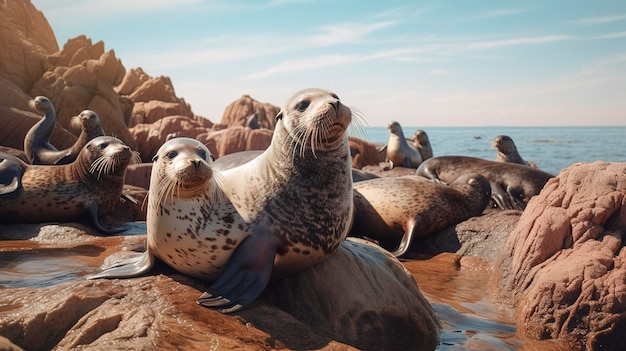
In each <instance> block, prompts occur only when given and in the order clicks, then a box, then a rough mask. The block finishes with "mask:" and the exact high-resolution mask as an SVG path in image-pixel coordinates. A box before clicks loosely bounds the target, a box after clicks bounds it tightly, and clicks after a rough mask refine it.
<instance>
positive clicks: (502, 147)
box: [491, 135, 537, 168]
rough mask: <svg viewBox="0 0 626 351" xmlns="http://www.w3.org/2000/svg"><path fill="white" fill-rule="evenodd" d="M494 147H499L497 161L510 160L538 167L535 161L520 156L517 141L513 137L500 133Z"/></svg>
mask: <svg viewBox="0 0 626 351" xmlns="http://www.w3.org/2000/svg"><path fill="white" fill-rule="evenodd" d="M491 146H492V147H495V148H496V149H498V155H496V162H510V163H517V164H520V165H525V166H530V167H535V168H537V165H535V164H534V163H529V162H526V161H524V159H523V158H522V156H520V154H519V152H518V151H517V147H516V146H515V142H514V141H513V139H511V137H509V136H507V135H498V136H497V137H496V138H495V139H494V140H493V144H492V145H491Z"/></svg>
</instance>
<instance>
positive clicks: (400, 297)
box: [0, 224, 439, 351]
mask: <svg viewBox="0 0 626 351" xmlns="http://www.w3.org/2000/svg"><path fill="white" fill-rule="evenodd" d="M17 227H19V228H17ZM81 228H83V227H82V226H80V225H74V224H69V225H61V226H59V225H21V226H19V225H18V226H13V227H6V228H5V227H3V228H2V230H1V231H0V232H1V233H2V235H3V236H4V237H3V238H4V239H9V240H17V239H20V240H25V241H27V242H28V245H27V246H26V247H24V248H25V250H24V248H23V249H17V248H15V246H12V245H8V246H7V249H9V250H10V248H11V247H13V248H15V249H17V250H18V251H16V252H13V253H11V255H10V256H3V257H4V259H6V258H7V257H8V258H9V259H10V260H11V259H15V257H17V256H19V257H18V260H30V261H31V263H32V264H34V265H35V266H37V265H40V266H41V267H42V269H41V270H34V271H29V272H28V273H27V274H26V275H23V276H22V277H21V279H23V280H22V281H21V282H20V283H18V284H17V285H22V287H5V288H3V289H2V294H0V305H2V306H3V308H2V309H0V335H2V336H3V337H4V338H6V339H7V340H4V341H3V340H0V342H3V343H4V344H8V343H13V344H14V345H17V346H19V347H21V348H23V349H26V350H35V351H36V350H50V349H54V348H58V349H64V350H65V349H67V350H69V349H77V348H83V349H112V348H115V349H148V350H152V349H209V348H211V347H217V348H218V349H252V350H270V349H285V348H287V349H324V350H352V349H354V348H353V347H351V346H348V344H350V345H353V346H356V347H358V348H359V349H362V350H379V349H381V348H383V349H394V350H402V349H411V350H433V349H434V348H435V346H436V345H437V341H438V333H439V327H438V324H437V321H436V317H435V315H434V313H433V311H432V309H431V308H430V305H429V303H428V302H427V301H426V300H425V299H424V297H423V296H422V294H421V293H420V292H419V290H418V288H417V286H416V285H415V282H414V280H413V278H412V277H411V275H410V273H409V272H408V271H406V270H405V269H404V268H403V266H402V265H401V264H400V263H399V262H398V261H397V260H396V259H395V258H393V257H392V256H390V255H389V254H388V253H385V252H383V251H381V250H380V249H379V248H378V247H375V246H373V245H369V244H363V243H355V242H345V243H344V244H342V245H341V246H340V249H339V250H338V251H336V252H335V253H334V254H333V255H331V256H329V258H328V259H326V260H325V261H324V262H323V264H321V265H318V266H316V267H315V269H313V270H310V271H304V272H301V273H299V274H296V275H294V276H292V277H289V278H287V279H288V280H285V281H277V282H275V283H274V284H272V285H270V286H269V287H268V288H267V289H266V292H265V294H264V296H263V297H262V298H261V299H260V300H257V301H256V302H255V303H254V304H253V305H251V306H250V307H249V308H247V309H245V310H243V311H240V312H237V313H236V314H234V315H224V314H221V313H219V312H216V311H214V310H211V309H208V308H204V307H201V306H198V305H197V304H196V303H195V301H196V299H197V298H198V297H199V296H200V295H201V294H202V292H203V291H204V290H205V289H206V287H207V285H206V283H203V282H200V281H198V280H195V279H191V278H189V277H186V276H183V275H180V274H177V273H176V272H174V271H173V270H171V269H170V268H169V267H167V266H164V265H159V266H157V267H155V269H154V270H153V271H152V272H151V273H150V274H149V276H145V277H139V278H132V279H113V280H106V279H98V280H93V281H87V280H84V278H83V277H82V276H83V275H84V274H87V273H92V272H95V271H96V267H97V266H99V265H100V264H101V263H102V260H103V258H104V257H106V256H108V255H110V254H111V252H122V251H123V250H129V249H138V250H143V249H144V248H143V247H141V246H142V245H144V244H143V243H145V236H143V235H131V236H126V237H100V236H92V235H89V234H86V233H85V232H83V231H81ZM140 229H141V228H139V227H138V226H135V227H134V228H133V230H134V231H135V232H137V233H139V230H140ZM143 230H145V225H144V226H143ZM26 239H28V240H26ZM37 248H39V249H37ZM32 249H35V250H32ZM40 249H45V250H44V251H45V252H46V254H44V255H42V254H40V253H39V250H40ZM68 249H70V250H71V252H72V254H71V255H67V254H63V253H64V252H65V253H67V252H68ZM47 259H52V261H50V262H56V263H55V264H58V262H59V261H62V262H63V263H62V266H63V272H55V273H56V274H52V275H50V274H49V271H51V270H52V271H54V270H55V268H54V264H53V265H52V266H50V264H46V263H47V261H46V260H47ZM54 260H56V261H54ZM44 267H45V268H44ZM9 269H12V268H9ZM357 271H358V272H359V274H354V272H357ZM59 281H60V282H61V283H58V282H59ZM13 283H15V282H13ZM29 284H31V285H34V286H38V287H32V286H24V285H29ZM33 299H36V301H37V303H32V302H33ZM307 311H311V313H308V312H307ZM301 314H304V315H303V316H301ZM0 345H2V344H0Z"/></svg>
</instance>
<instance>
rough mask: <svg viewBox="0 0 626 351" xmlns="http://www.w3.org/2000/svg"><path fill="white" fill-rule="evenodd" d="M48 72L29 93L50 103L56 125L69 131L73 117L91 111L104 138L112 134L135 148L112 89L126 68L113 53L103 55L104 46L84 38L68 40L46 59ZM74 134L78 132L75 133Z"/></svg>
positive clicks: (119, 103) (119, 104) (117, 96)
mask: <svg viewBox="0 0 626 351" xmlns="http://www.w3.org/2000/svg"><path fill="white" fill-rule="evenodd" d="M46 67H47V68H48V70H47V71H46V72H45V73H44V74H43V76H42V77H41V78H40V79H39V80H38V81H37V82H36V83H35V85H34V86H33V88H32V89H31V90H30V94H31V96H36V95H43V96H46V97H48V98H49V99H50V101H52V103H53V104H54V106H55V109H56V112H57V122H58V123H59V124H61V125H62V126H64V127H65V128H66V129H68V130H71V128H70V121H71V118H72V117H73V116H76V115H78V114H79V113H80V112H81V111H83V110H93V111H95V112H96V113H97V114H98V115H99V116H100V122H101V124H102V128H103V129H104V131H105V133H106V134H107V135H115V136H116V137H118V138H119V139H121V140H122V141H123V142H124V143H126V145H128V146H130V147H131V148H133V149H136V147H137V145H136V142H135V140H134V139H133V138H132V135H131V134H130V133H129V131H128V128H127V126H126V121H125V119H124V114H123V112H122V105H121V102H120V98H119V95H118V94H117V92H115V90H114V89H113V87H114V86H115V85H117V84H119V83H121V81H122V78H123V77H124V74H125V71H126V69H125V68H124V66H123V65H122V63H121V61H120V60H119V59H118V58H116V57H115V52H114V51H113V50H110V51H108V52H104V43H102V42H98V43H96V44H92V42H91V40H90V39H88V38H87V37H85V36H84V35H82V36H78V37H76V38H73V39H70V40H68V42H67V43H66V44H65V45H64V46H63V50H62V51H60V52H57V53H55V54H52V55H49V56H48V57H47V63H46ZM75 133H76V135H78V134H79V133H80V130H76V131H75Z"/></svg>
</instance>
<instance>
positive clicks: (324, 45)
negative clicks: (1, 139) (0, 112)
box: [32, 0, 626, 127]
mask: <svg viewBox="0 0 626 351" xmlns="http://www.w3.org/2000/svg"><path fill="white" fill-rule="evenodd" d="M32 2H33V4H35V6H36V7H37V8H38V9H39V10H41V11H42V12H43V13H44V15H45V16H46V18H47V19H48V21H49V22H50V25H51V26H52V29H53V30H54V32H55V34H56V37H57V41H58V43H59V46H60V47H62V46H63V44H65V42H66V41H67V39H69V38H73V37H76V36H78V35H81V34H85V35H87V36H88V37H89V38H90V39H91V40H92V41H94V42H96V41H100V40H102V41H104V43H105V49H106V50H110V49H113V50H115V53H116V55H117V57H118V58H120V59H121V60H122V63H123V64H124V66H125V67H126V69H130V68H135V67H141V68H143V69H144V70H145V71H146V72H147V73H148V74H149V75H151V76H160V75H164V76H168V77H170V78H171V79H172V82H173V84H174V87H175V89H176V93H177V95H178V96H180V97H183V98H185V100H186V101H187V102H189V103H190V104H191V106H192V109H193V111H194V112H195V113H196V114H198V115H201V116H204V117H207V118H209V119H210V120H212V121H214V122H219V121H220V120H221V116H222V114H223V112H224V109H225V107H226V106H227V105H228V104H229V103H231V102H232V101H234V100H236V99H238V98H239V97H241V95H243V94H249V95H251V96H252V97H253V98H255V99H256V100H259V101H262V102H269V103H272V104H274V105H278V106H281V105H282V104H283V103H284V101H285V100H286V99H287V98H288V97H289V96H291V95H292V94H293V93H294V92H296V91H297V90H300V89H303V88H308V87H322V88H327V89H330V90H333V91H334V92H336V93H337V94H338V95H339V97H340V98H341V99H342V101H343V102H344V103H345V104H347V105H349V106H353V107H355V108H357V109H359V110H360V111H361V112H362V113H363V114H364V115H365V117H366V120H367V122H368V125H369V126H385V125H386V124H387V123H388V122H389V121H391V120H396V121H398V122H400V123H401V124H402V125H403V126H415V127H427V126H542V125H549V126H560V125H563V126H585V125H626V1H579V0H574V1H541V2H540V1H524V2H522V1H517V2H506V1H482V0H481V1H357V0H354V1H341V0H309V1H307V0H267V1H241V0H235V1H231V0H213V1H199V0H178V1H171V0H152V1H149V0H58V1H51V0H32Z"/></svg>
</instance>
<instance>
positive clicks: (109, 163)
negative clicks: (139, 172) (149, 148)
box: [76, 136, 139, 178]
mask: <svg viewBox="0 0 626 351" xmlns="http://www.w3.org/2000/svg"><path fill="white" fill-rule="evenodd" d="M138 161H139V154H138V153H137V152H135V151H132V150H131V149H130V147H128V146H127V145H126V144H124V142H122V141H121V140H120V139H118V138H115V137H112V136H99V137H97V138H94V139H91V140H90V141H89V142H88V143H87V145H85V147H83V149H82V150H81V151H80V154H79V155H78V159H77V160H76V162H79V163H80V164H83V165H84V167H86V169H88V170H89V173H90V174H94V175H96V176H97V178H101V177H103V176H110V175H112V176H124V173H125V172H126V168H127V167H128V165H129V164H130V163H136V162H138Z"/></svg>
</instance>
